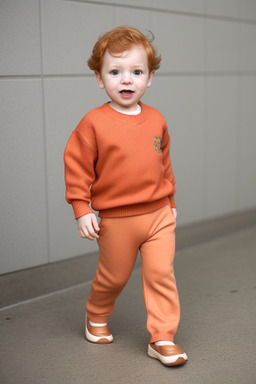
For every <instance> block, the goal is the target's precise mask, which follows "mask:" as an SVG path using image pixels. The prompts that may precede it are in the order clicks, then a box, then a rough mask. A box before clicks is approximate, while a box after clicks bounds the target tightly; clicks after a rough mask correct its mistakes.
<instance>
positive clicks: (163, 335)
mask: <svg viewBox="0 0 256 384" xmlns="http://www.w3.org/2000/svg"><path fill="white" fill-rule="evenodd" d="M156 341H172V342H173V341H174V335H172V334H170V333H169V332H159V333H155V334H153V335H151V338H150V343H155V342H156Z"/></svg>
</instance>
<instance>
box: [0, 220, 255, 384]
mask: <svg viewBox="0 0 256 384" xmlns="http://www.w3.org/2000/svg"><path fill="white" fill-rule="evenodd" d="M175 268H176V278H177V283H178V287H179V292H180V298H181V306H182V317H181V323H180V328H179V330H178V333H177V336H176V343H178V344H180V345H181V347H182V348H183V349H184V350H185V351H186V353H187V354H188V357H189V361H188V363H187V364H186V365H185V366H183V367H178V368H167V367H164V366H163V365H161V363H160V362H158V361H156V360H153V359H150V358H149V357H147V355H146V350H147V342H148V334H147V331H146V329H145V321H146V316H145V309H144V303H143V297H142V288H141V276H140V269H139V268H138V269H135V270H134V272H133V275H132V277H131V279H130V281H129V283H128V285H127V287H126V288H125V290H124V292H123V293H122V295H121V296H120V298H119V299H118V301H117V304H116V311H115V313H114V315H113V316H112V318H111V320H110V322H109V325H110V328H111V330H112V333H113V334H114V337H115V341H114V343H113V344H111V345H106V346H97V345H94V344H90V343H88V342H86V341H85V339H84V335H83V326H84V323H83V317H84V307H85V301H86V298H87V296H88V294H89V289H90V283H86V284H81V285H79V286H76V287H74V288H72V289H68V290H65V291H63V292H59V293H55V294H52V295H49V296H46V297H43V298H40V299H37V300H33V301H29V302H27V303H22V304H19V305H15V306H13V307H9V308H5V309H3V310H1V311H0V382H1V384H23V383H24V384H80V383H81V384H82V383H83V384H87V383H88V384H103V383H104V384H105V383H106V384H115V383H118V384H137V383H146V384H151V383H159V384H165V383H168V384H169V383H175V384H255V383H256V365H255V357H256V340H255V335H256V320H255V319H256V227H251V228H248V229H245V230H243V231H239V232H235V233H233V234H231V235H228V236H226V237H222V238H219V239H216V240H213V241H209V242H208V243H205V244H202V245H196V246H193V247H190V248H187V249H183V250H181V251H179V252H177V253H176V261H175Z"/></svg>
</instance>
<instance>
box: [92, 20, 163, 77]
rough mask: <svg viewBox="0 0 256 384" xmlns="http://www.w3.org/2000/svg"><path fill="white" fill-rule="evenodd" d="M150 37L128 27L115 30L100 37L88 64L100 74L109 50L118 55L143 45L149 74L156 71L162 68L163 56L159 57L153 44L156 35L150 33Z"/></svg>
mask: <svg viewBox="0 0 256 384" xmlns="http://www.w3.org/2000/svg"><path fill="white" fill-rule="evenodd" d="M150 35H151V36H150V37H146V36H145V35H143V33H141V32H140V31H139V30H138V29H136V28H132V27H127V26H121V27H117V28H114V29H112V30H110V31H109V32H107V33H105V34H103V35H101V36H100V37H99V39H98V41H97V42H96V44H95V45H94V47H93V51H92V54H91V57H90V59H89V60H88V61H87V64H88V66H89V68H90V69H91V70H92V71H95V72H98V73H100V72H101V68H102V62H103V57H104V54H105V52H106V51H107V50H108V51H109V53H111V54H114V55H116V54H121V53H122V52H124V51H128V50H129V49H131V47H132V45H141V46H143V47H144V49H145V51H146V53H147V58H148V69H149V72H150V73H151V72H152V71H156V70H157V69H158V68H159V67H160V61H161V56H160V55H157V52H156V48H155V47H154V45H153V44H152V43H153V41H154V34H153V33H152V32H150Z"/></svg>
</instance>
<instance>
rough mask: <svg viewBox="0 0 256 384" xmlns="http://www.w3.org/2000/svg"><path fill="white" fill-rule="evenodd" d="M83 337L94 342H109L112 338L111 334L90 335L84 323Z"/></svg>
mask: <svg viewBox="0 0 256 384" xmlns="http://www.w3.org/2000/svg"><path fill="white" fill-rule="evenodd" d="M85 338H86V340H88V341H90V342H91V343H94V344H110V343H112V342H113V340H114V338H113V336H112V335H110V336H94V335H92V334H91V333H90V332H89V331H88V328H87V324H86V325H85Z"/></svg>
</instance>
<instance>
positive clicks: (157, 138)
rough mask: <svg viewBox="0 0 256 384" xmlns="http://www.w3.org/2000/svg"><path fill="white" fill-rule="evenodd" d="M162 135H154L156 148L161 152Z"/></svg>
mask: <svg viewBox="0 0 256 384" xmlns="http://www.w3.org/2000/svg"><path fill="white" fill-rule="evenodd" d="M161 141H162V139H161V137H160V136H155V137H154V144H155V150H156V151H157V152H158V153H160V152H161Z"/></svg>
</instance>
